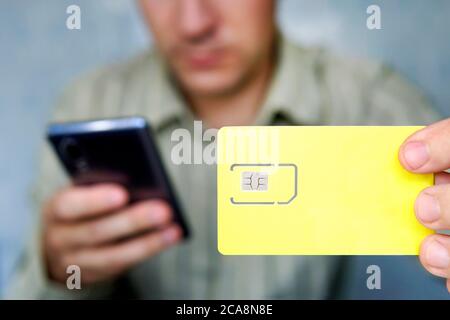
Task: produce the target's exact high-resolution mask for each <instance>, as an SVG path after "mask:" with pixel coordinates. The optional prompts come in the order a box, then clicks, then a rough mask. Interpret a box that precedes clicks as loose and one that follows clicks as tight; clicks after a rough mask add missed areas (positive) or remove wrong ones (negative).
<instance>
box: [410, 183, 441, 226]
mask: <svg viewBox="0 0 450 320" xmlns="http://www.w3.org/2000/svg"><path fill="white" fill-rule="evenodd" d="M414 210H415V213H416V217H417V219H418V220H419V221H420V223H422V224H423V225H424V226H425V227H427V228H430V229H434V230H444V229H450V185H448V184H441V185H437V186H432V187H428V188H426V189H425V190H423V191H422V192H421V193H420V194H419V196H418V197H417V199H416V202H415V205H414Z"/></svg>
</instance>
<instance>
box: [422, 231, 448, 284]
mask: <svg viewBox="0 0 450 320" xmlns="http://www.w3.org/2000/svg"><path fill="white" fill-rule="evenodd" d="M419 257H420V262H421V263H422V265H423V266H424V267H425V269H427V270H428V272H430V273H432V274H434V275H435V276H438V277H443V278H450V236H445V235H441V234H433V235H431V236H428V237H427V238H426V239H425V240H424V241H423V242H422V245H421V247H420V255H419Z"/></svg>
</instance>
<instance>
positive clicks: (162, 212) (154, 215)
mask: <svg viewBox="0 0 450 320" xmlns="http://www.w3.org/2000/svg"><path fill="white" fill-rule="evenodd" d="M167 216H168V214H167V209H166V208H163V207H161V206H155V207H154V208H152V210H151V211H150V218H151V219H153V221H155V222H156V223H163V222H166V221H167Z"/></svg>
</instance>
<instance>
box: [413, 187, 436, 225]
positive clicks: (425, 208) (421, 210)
mask: <svg viewBox="0 0 450 320" xmlns="http://www.w3.org/2000/svg"><path fill="white" fill-rule="evenodd" d="M416 215H417V218H419V220H421V221H423V222H427V223H430V222H434V221H436V220H438V219H439V218H440V217H441V208H440V205H439V201H437V199H436V198H435V197H434V196H432V195H430V194H428V193H422V194H421V195H420V196H419V197H418V198H417V200H416Z"/></svg>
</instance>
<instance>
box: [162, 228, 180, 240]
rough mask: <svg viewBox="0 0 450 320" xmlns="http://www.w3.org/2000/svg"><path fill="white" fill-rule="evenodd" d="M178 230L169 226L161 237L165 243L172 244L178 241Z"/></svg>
mask: <svg viewBox="0 0 450 320" xmlns="http://www.w3.org/2000/svg"><path fill="white" fill-rule="evenodd" d="M178 238H179V232H178V229H176V228H170V229H168V230H166V231H164V233H163V239H164V241H165V242H166V243H167V244H172V243H175V242H177V241H178Z"/></svg>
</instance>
